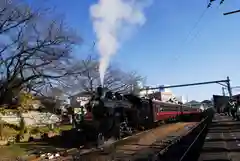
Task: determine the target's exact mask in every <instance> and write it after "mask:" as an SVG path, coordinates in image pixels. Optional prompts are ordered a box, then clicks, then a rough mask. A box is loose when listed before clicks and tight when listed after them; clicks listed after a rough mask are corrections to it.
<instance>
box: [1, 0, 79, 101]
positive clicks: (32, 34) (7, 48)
mask: <svg viewBox="0 0 240 161" xmlns="http://www.w3.org/2000/svg"><path fill="white" fill-rule="evenodd" d="M50 19H53V20H50ZM75 35H76V34H75V33H74V32H73V31H72V30H71V29H69V28H68V27H67V26H66V25H65V24H64V22H63V21H58V20H57V19H54V18H53V17H51V18H49V19H48V18H47V17H46V16H44V15H43V14H41V13H40V12H36V11H33V10H32V9H31V8H29V7H28V6H27V5H25V4H23V3H14V2H11V1H10V0H9V1H8V0H6V1H0V81H1V84H0V104H2V103H4V102H5V101H6V97H7V96H8V95H9V93H10V92H11V91H12V90H13V89H23V88H24V89H28V90H29V91H35V92H40V91H42V90H43V88H45V87H47V86H54V84H56V83H59V82H60V81H61V79H62V78H63V77H66V76H69V75H70V74H76V73H74V70H73V69H72V68H71V64H72V62H71V61H72V56H71V51H72V48H73V46H74V45H76V44H78V43H79V42H80V39H79V38H78V37H77V36H75ZM16 80H18V81H16Z"/></svg>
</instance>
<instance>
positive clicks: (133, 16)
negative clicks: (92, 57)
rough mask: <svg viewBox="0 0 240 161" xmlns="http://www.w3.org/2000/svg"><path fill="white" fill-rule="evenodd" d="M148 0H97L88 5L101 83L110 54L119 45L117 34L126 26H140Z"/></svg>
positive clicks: (114, 51) (112, 53) (143, 19)
mask: <svg viewBox="0 0 240 161" xmlns="http://www.w3.org/2000/svg"><path fill="white" fill-rule="evenodd" d="M146 2H149V1H148V0H99V1H98V3H97V4H93V5H92V6H91V7H90V14H91V18H92V21H93V28H94V31H95V33H96V37H97V42H96V45H97V50H98V52H99V54H100V64H99V73H100V79H101V84H102V85H103V83H104V74H105V71H106V69H107V67H108V65H109V62H110V59H111V56H112V55H114V54H115V53H116V52H117V50H118V49H119V47H120V40H119V35H120V33H121V31H123V30H124V29H126V28H128V27H134V26H138V25H139V26H141V25H143V24H144V23H145V21H146V18H145V16H144V13H143V10H144V8H145V7H147V6H148V5H149V4H147V3H146Z"/></svg>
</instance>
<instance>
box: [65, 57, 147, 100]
mask: <svg viewBox="0 0 240 161" xmlns="http://www.w3.org/2000/svg"><path fill="white" fill-rule="evenodd" d="M98 65H99V62H98V59H97V57H96V56H94V55H89V56H88V57H87V58H86V59H84V60H81V61H79V62H77V63H76V64H75V65H74V66H75V67H73V69H75V70H76V71H78V73H81V74H79V75H78V76H76V75H74V77H73V76H71V78H68V80H71V81H69V82H71V83H72V84H71V83H70V84H69V86H68V87H69V88H68V90H65V91H69V92H70V93H69V95H71V94H73V93H76V92H89V93H93V92H94V91H95V89H96V87H97V86H99V85H100V78H99V72H98ZM138 81H143V77H141V76H139V75H138V74H137V73H136V72H131V73H127V72H123V71H122V70H121V69H120V68H118V67H117V66H114V65H110V66H109V67H108V69H107V71H106V73H105V77H104V87H105V88H107V89H110V90H112V91H119V92H122V93H126V92H133V90H135V89H136V88H137V86H138Z"/></svg>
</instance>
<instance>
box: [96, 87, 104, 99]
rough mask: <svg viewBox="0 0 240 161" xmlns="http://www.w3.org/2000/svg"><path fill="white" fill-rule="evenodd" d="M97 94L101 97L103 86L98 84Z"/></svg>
mask: <svg viewBox="0 0 240 161" xmlns="http://www.w3.org/2000/svg"><path fill="white" fill-rule="evenodd" d="M97 95H98V96H99V97H101V96H102V95H103V87H102V86H101V85H100V86H99V87H97Z"/></svg>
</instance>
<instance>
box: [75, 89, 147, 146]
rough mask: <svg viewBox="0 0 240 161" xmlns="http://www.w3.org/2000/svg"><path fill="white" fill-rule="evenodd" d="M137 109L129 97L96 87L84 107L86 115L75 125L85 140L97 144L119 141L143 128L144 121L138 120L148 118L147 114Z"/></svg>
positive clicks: (137, 106) (136, 105)
mask: <svg viewBox="0 0 240 161" xmlns="http://www.w3.org/2000/svg"><path fill="white" fill-rule="evenodd" d="M139 107H140V106H139V105H138V104H137V103H134V101H133V99H132V97H130V96H127V95H124V96H123V95H121V94H120V93H118V92H116V93H112V92H111V91H104V90H103V88H102V87H98V88H97V90H96V93H95V94H94V96H93V97H92V98H91V100H90V101H89V103H88V104H87V105H86V106H85V108H86V109H87V114H86V115H85V117H83V118H84V119H83V120H82V121H81V122H80V123H79V124H78V125H77V129H80V131H81V132H82V133H84V137H85V140H87V141H97V143H98V144H102V143H103V141H104V140H108V139H109V138H114V139H120V138H121V137H124V136H128V135H131V134H132V133H134V131H135V130H136V129H139V128H140V127H142V126H144V125H143V124H141V123H143V122H145V121H143V120H142V121H140V120H139V118H141V119H145V118H148V117H147V116H144V115H147V113H146V111H142V110H140V108H139ZM87 116H88V118H86V117H87ZM89 116H90V117H89ZM140 116H141V117H140Z"/></svg>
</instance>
